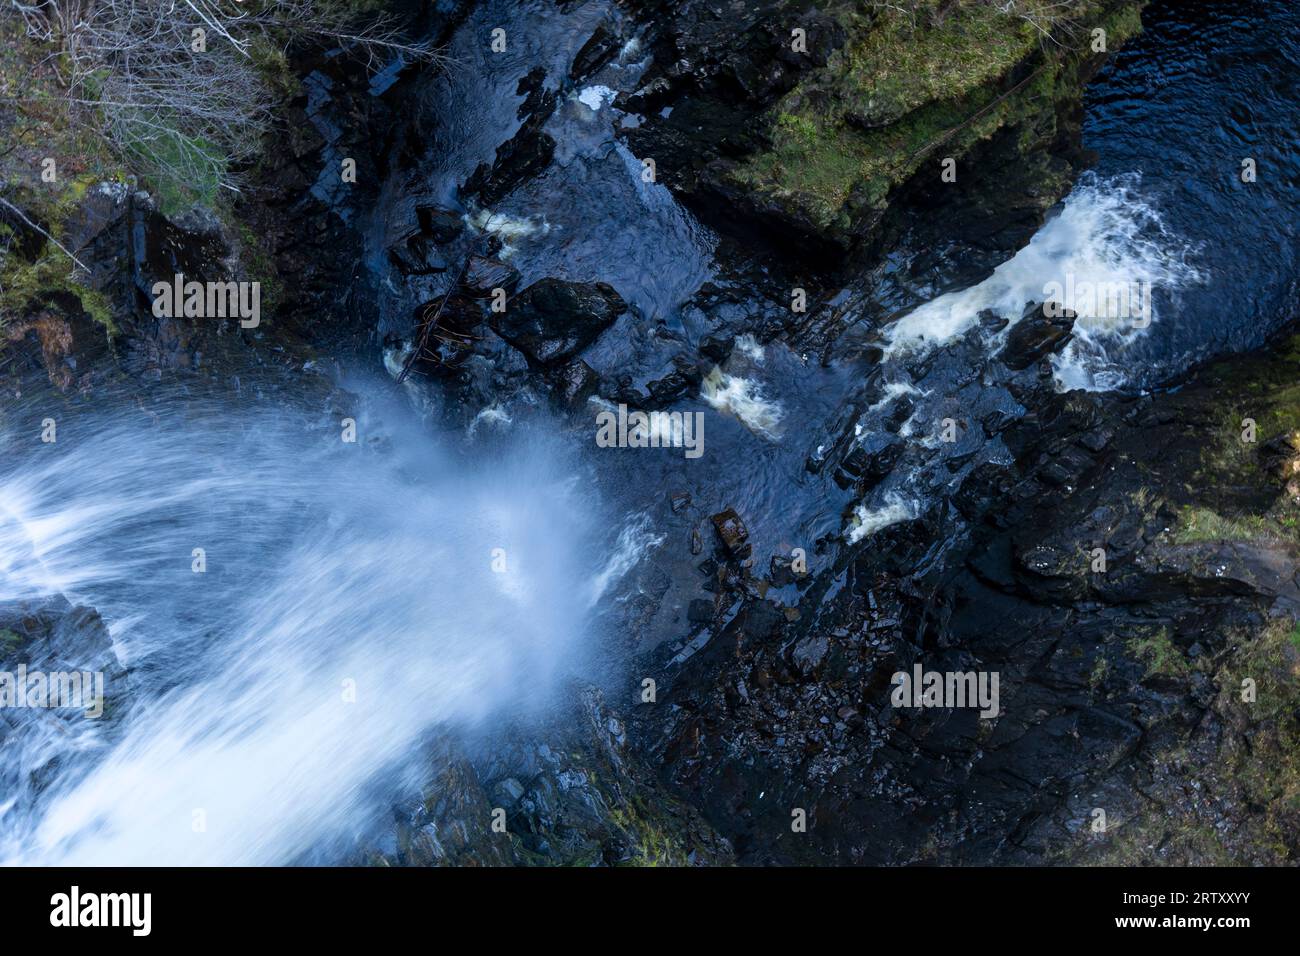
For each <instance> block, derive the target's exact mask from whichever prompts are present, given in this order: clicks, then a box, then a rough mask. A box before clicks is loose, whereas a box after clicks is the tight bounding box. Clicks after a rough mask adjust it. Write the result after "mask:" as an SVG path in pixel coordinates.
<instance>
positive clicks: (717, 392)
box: [700, 365, 785, 441]
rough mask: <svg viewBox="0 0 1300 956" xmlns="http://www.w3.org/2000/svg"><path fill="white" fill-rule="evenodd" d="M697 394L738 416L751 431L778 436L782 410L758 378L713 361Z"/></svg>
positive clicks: (768, 435)
mask: <svg viewBox="0 0 1300 956" xmlns="http://www.w3.org/2000/svg"><path fill="white" fill-rule="evenodd" d="M700 395H701V397H702V398H703V399H704V400H705V401H706V402H708V403H709V404H710V405H711V406H713V407H714V408H716V409H717V410H718V411H721V412H727V413H728V414H731V415H734V416H735V417H736V418H738V419H740V421H741V422H742V423H744V425H745V427H746V428H748V429H749V430H750V431H752V432H755V433H757V434H759V435H762V436H763V437H764V438H768V439H771V440H773V441H775V440H776V439H778V438H780V437H781V421H782V419H784V418H785V410H784V409H783V408H782V407H781V406H780V405H779V404H777V403H776V402H773V401H770V400H769V399H768V398H766V397H765V396H764V395H763V391H762V388H761V387H760V386H759V384H758V383H757V382H754V381H752V380H751V379H747V378H742V377H740V376H739V375H731V374H729V373H727V372H724V371H722V369H721V368H720V367H718V366H716V365H715V366H714V367H713V371H711V372H709V374H708V375H706V376H705V377H704V383H703V387H702V389H701V392H700Z"/></svg>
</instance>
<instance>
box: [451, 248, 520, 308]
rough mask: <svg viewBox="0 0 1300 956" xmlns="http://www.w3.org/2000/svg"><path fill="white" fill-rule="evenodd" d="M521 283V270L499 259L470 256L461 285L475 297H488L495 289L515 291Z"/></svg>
mask: <svg viewBox="0 0 1300 956" xmlns="http://www.w3.org/2000/svg"><path fill="white" fill-rule="evenodd" d="M518 284H519V270H518V269H516V268H515V267H514V266H511V265H507V264H506V263H504V262H501V261H500V260H499V259H489V258H487V257H486V256H470V258H469V263H468V264H467V265H466V266H465V275H464V278H462V279H461V285H462V286H463V287H464V288H465V290H466V291H467V292H468V293H469V294H470V295H471V296H474V297H475V298H479V299H486V298H488V297H489V296H491V295H492V291H493V290H494V289H505V290H506V292H507V293H509V292H513V291H514V290H515V286H517V285H518Z"/></svg>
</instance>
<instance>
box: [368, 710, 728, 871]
mask: <svg viewBox="0 0 1300 956" xmlns="http://www.w3.org/2000/svg"><path fill="white" fill-rule="evenodd" d="M429 759H430V765H431V766H432V767H433V768H434V775H433V778H432V779H431V780H430V782H429V783H428V785H427V786H426V788H425V791H424V796H423V798H422V799H421V800H420V801H419V802H416V803H411V804H408V805H403V806H399V807H398V808H396V810H395V815H396V820H395V823H394V825H393V827H392V828H391V830H390V831H389V834H388V836H387V837H386V838H385V839H384V840H382V841H380V842H378V843H376V844H375V845H373V846H372V847H370V848H369V849H367V850H364V851H363V852H362V853H361V854H360V860H361V861H363V862H369V863H377V864H385V865H386V864H398V865H414V866H433V865H460V866H485V865H515V866H520V865H523V866H536V865H544V866H623V865H632V866H647V865H675V866H687V865H725V864H727V863H730V862H732V861H733V854H732V849H731V847H730V845H729V844H728V843H727V841H726V840H724V839H723V838H721V837H720V836H719V835H718V834H717V833H716V832H715V831H713V829H712V828H710V827H709V826H708V825H707V824H706V823H705V822H704V820H703V818H702V817H701V816H700V814H699V813H698V811H696V810H694V809H692V808H690V807H688V806H687V805H685V804H683V803H681V802H680V801H678V800H677V799H675V798H673V797H671V796H669V795H668V794H666V793H664V792H663V790H662V788H660V787H659V785H658V784H657V782H656V781H655V779H654V775H653V774H652V773H651V772H650V771H649V770H648V769H647V768H646V767H645V766H644V764H643V763H642V762H641V760H640V758H638V757H637V756H636V755H635V754H634V753H633V752H632V751H631V750H630V748H629V741H628V736H627V732H626V728H625V724H624V721H623V719H622V717H621V716H620V715H619V714H617V713H616V712H615V711H614V709H613V708H611V707H610V706H609V705H608V704H607V703H606V701H605V700H604V698H603V696H602V695H601V693H600V692H599V691H598V690H596V689H595V688H593V687H588V686H581V687H575V688H574V689H573V693H572V697H571V702H570V705H569V707H568V710H567V711H566V712H565V713H564V714H562V715H560V717H559V718H558V719H557V720H555V722H553V723H552V724H549V725H547V726H545V727H543V728H540V729H539V728H535V727H534V728H529V729H527V730H525V729H523V728H508V729H503V730H501V731H500V732H498V733H495V734H493V735H492V740H490V741H489V742H487V743H486V744H485V745H484V746H483V747H482V748H481V749H474V750H469V751H466V750H462V749H460V748H458V747H456V746H455V745H453V744H451V743H450V742H446V741H444V742H443V743H441V744H439V745H438V746H437V747H436V748H434V751H433V752H432V753H431V754H430V755H429Z"/></svg>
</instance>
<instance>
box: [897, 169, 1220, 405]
mask: <svg viewBox="0 0 1300 956" xmlns="http://www.w3.org/2000/svg"><path fill="white" fill-rule="evenodd" d="M1140 185H1141V177H1140V176H1138V175H1136V174H1132V175H1126V176H1116V177H1111V178H1108V179H1100V178H1098V177H1096V176H1093V175H1085V176H1084V177H1083V178H1082V179H1081V180H1080V182H1079V183H1078V185H1077V186H1075V188H1074V190H1073V191H1072V192H1071V193H1070V195H1069V196H1068V197H1067V198H1066V200H1065V202H1064V204H1063V205H1062V207H1061V209H1060V211H1059V213H1058V214H1057V215H1056V216H1054V217H1053V218H1052V219H1050V220H1049V221H1048V222H1047V223H1046V224H1045V225H1044V226H1043V228H1041V229H1040V230H1038V232H1037V233H1036V234H1035V235H1034V237H1033V238H1032V239H1031V240H1030V242H1029V244H1028V245H1026V246H1025V247H1024V248H1023V249H1021V250H1020V251H1019V252H1018V253H1016V255H1015V256H1013V257H1012V258H1011V259H1009V260H1007V261H1006V262H1004V263H1003V264H1002V265H1000V266H998V268H997V269H996V270H994V272H993V274H992V275H991V276H989V278H987V279H985V280H984V281H983V282H980V283H978V284H977V285H974V286H971V287H970V288H968V289H963V290H961V291H960V292H951V293H948V294H947V295H942V296H940V297H939V298H937V299H934V300H933V301H931V302H928V303H926V304H925V305H923V306H921V307H920V308H918V309H915V310H913V311H912V312H910V313H909V314H908V315H906V316H904V317H903V318H902V319H899V320H898V321H897V322H895V323H894V324H893V325H891V326H890V327H889V328H888V329H887V330H886V331H885V338H886V341H887V348H886V352H887V354H890V355H900V354H904V353H906V352H910V351H914V350H918V349H929V348H934V347H936V346H940V345H943V344H945V343H947V342H951V341H953V340H954V339H957V338H959V337H961V336H962V335H965V334H966V333H967V332H969V331H970V330H971V329H972V328H974V327H975V326H976V325H977V324H978V322H979V316H980V313H981V312H984V311H992V312H994V313H996V314H997V315H999V316H1001V317H1003V318H1006V319H1010V320H1011V321H1012V322H1013V323H1014V322H1016V321H1018V320H1019V319H1020V317H1021V314H1022V313H1023V311H1024V308H1025V306H1026V304H1027V303H1030V302H1043V301H1045V300H1046V299H1048V298H1050V295H1049V294H1048V292H1047V290H1048V289H1049V288H1050V287H1052V286H1053V285H1055V286H1057V287H1059V288H1067V287H1068V288H1071V289H1074V288H1092V289H1134V290H1136V289H1139V288H1143V289H1148V290H1155V291H1156V292H1160V293H1164V294H1171V293H1174V292H1176V291H1177V290H1179V289H1181V288H1183V287H1184V286H1186V285H1188V284H1190V283H1192V282H1195V281H1197V280H1198V279H1199V278H1200V275H1199V273H1198V272H1197V270H1196V268H1195V267H1194V266H1193V265H1192V263H1191V259H1192V256H1193V252H1194V250H1193V248H1192V247H1191V246H1190V245H1189V244H1188V243H1186V242H1185V241H1184V240H1182V239H1180V238H1179V237H1177V236H1176V235H1174V234H1172V233H1171V232H1170V231H1169V230H1168V229H1167V228H1166V227H1165V225H1164V223H1163V221H1162V220H1161V217H1160V214H1159V211H1158V210H1157V209H1155V208H1154V207H1153V206H1151V205H1150V204H1149V203H1148V202H1146V201H1145V200H1144V199H1143V197H1142V194H1141V190H1140ZM1067 304H1069V305H1078V304H1080V303H1074V302H1071V303H1067ZM1078 311H1079V319H1078V321H1077V322H1076V323H1075V337H1074V340H1073V341H1071V342H1070V343H1069V344H1068V345H1067V347H1066V349H1065V350H1064V351H1063V352H1062V353H1061V354H1060V355H1058V356H1056V357H1055V359H1054V366H1055V369H1056V378H1057V382H1058V384H1059V385H1060V387H1062V388H1064V389H1069V388H1086V389H1107V388H1116V387H1118V386H1119V385H1122V384H1123V383H1124V381H1125V376H1124V373H1123V370H1122V369H1121V368H1120V367H1119V366H1118V364H1117V363H1116V361H1115V356H1116V355H1118V354H1120V353H1122V351H1123V347H1124V345H1125V344H1126V343H1128V342H1130V341H1132V340H1133V339H1135V338H1137V337H1138V336H1141V335H1145V334H1147V333H1148V331H1149V329H1150V326H1151V324H1152V323H1154V322H1156V321H1158V319H1159V316H1158V315H1157V314H1152V315H1149V316H1147V317H1146V318H1145V320H1143V321H1134V322H1116V321H1114V320H1113V319H1111V317H1109V316H1108V315H1106V314H1105V312H1104V310H1102V309H1095V310H1090V309H1088V308H1087V307H1086V306H1085V307H1084V308H1080V309H1078ZM1112 353H1113V354H1112Z"/></svg>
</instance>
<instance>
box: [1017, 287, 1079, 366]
mask: <svg viewBox="0 0 1300 956" xmlns="http://www.w3.org/2000/svg"><path fill="white" fill-rule="evenodd" d="M1046 309H1047V306H1046V304H1044V305H1038V304H1031V305H1030V306H1029V307H1028V308H1026V309H1025V314H1024V315H1023V316H1022V317H1021V319H1020V321H1019V322H1017V323H1016V324H1015V326H1013V327H1012V329H1011V331H1010V332H1008V333H1007V342H1006V345H1004V346H1003V347H1002V352H1001V353H1000V358H1001V359H1002V361H1003V363H1005V365H1006V366H1007V368H1010V369H1014V370H1016V371H1019V370H1021V369H1025V368H1029V366H1031V365H1033V364H1034V363H1035V362H1037V361H1038V360H1039V359H1041V358H1042V357H1043V356H1045V355H1050V354H1051V353H1053V352H1056V351H1058V350H1060V349H1062V348H1064V347H1065V344H1066V343H1067V342H1069V341H1070V339H1071V338H1072V337H1073V335H1074V320H1075V319H1076V318H1077V317H1078V316H1077V315H1076V314H1075V313H1074V312H1071V311H1070V310H1069V309H1066V308H1062V307H1060V306H1056V307H1055V309H1054V311H1057V312H1059V313H1061V314H1060V315H1056V316H1052V315H1048V314H1047V311H1046Z"/></svg>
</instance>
